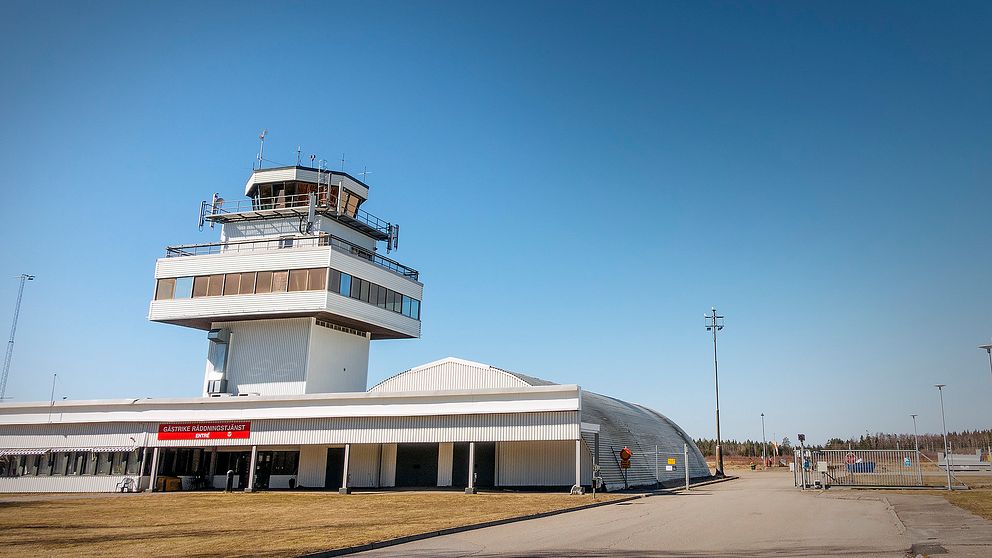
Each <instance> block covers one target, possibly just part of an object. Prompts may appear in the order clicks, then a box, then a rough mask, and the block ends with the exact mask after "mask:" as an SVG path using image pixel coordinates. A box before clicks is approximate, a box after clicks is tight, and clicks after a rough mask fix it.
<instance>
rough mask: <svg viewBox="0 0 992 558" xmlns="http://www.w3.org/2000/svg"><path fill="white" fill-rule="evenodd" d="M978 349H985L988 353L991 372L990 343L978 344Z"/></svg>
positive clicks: (991, 353) (991, 354) (991, 355)
mask: <svg viewBox="0 0 992 558" xmlns="http://www.w3.org/2000/svg"><path fill="white" fill-rule="evenodd" d="M978 348H979V349H985V352H986V353H988V354H989V372H992V345H979V346H978Z"/></svg>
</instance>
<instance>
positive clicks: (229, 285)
mask: <svg viewBox="0 0 992 558" xmlns="http://www.w3.org/2000/svg"><path fill="white" fill-rule="evenodd" d="M239 292H241V274H240V273H228V274H227V276H226V277H225V278H224V295H225V296H227V295H236V294H238V293H239Z"/></svg>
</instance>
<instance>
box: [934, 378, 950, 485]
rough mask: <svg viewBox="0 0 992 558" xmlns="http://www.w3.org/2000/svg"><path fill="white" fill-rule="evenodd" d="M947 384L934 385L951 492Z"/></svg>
mask: <svg viewBox="0 0 992 558" xmlns="http://www.w3.org/2000/svg"><path fill="white" fill-rule="evenodd" d="M946 386H947V384H934V385H933V387H935V388H937V392H938V393H939V394H940V424H941V426H942V427H943V428H944V468H945V469H947V489H948V490H951V452H950V451H949V450H948V449H947V421H946V420H945V419H944V388H945V387H946Z"/></svg>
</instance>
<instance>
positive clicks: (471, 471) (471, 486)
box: [465, 442, 475, 494]
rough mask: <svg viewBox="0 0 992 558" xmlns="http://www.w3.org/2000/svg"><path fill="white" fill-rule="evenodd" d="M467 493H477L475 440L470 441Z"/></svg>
mask: <svg viewBox="0 0 992 558" xmlns="http://www.w3.org/2000/svg"><path fill="white" fill-rule="evenodd" d="M465 494H475V442H469V443H468V488H466V489H465Z"/></svg>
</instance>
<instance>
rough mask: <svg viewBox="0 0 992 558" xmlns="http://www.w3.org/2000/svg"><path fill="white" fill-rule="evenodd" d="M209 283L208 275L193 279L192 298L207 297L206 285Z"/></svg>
mask: <svg viewBox="0 0 992 558" xmlns="http://www.w3.org/2000/svg"><path fill="white" fill-rule="evenodd" d="M209 283H210V276H209V275H201V276H199V277H194V278H193V298H199V297H201V296H207V285H208V284H209Z"/></svg>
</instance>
